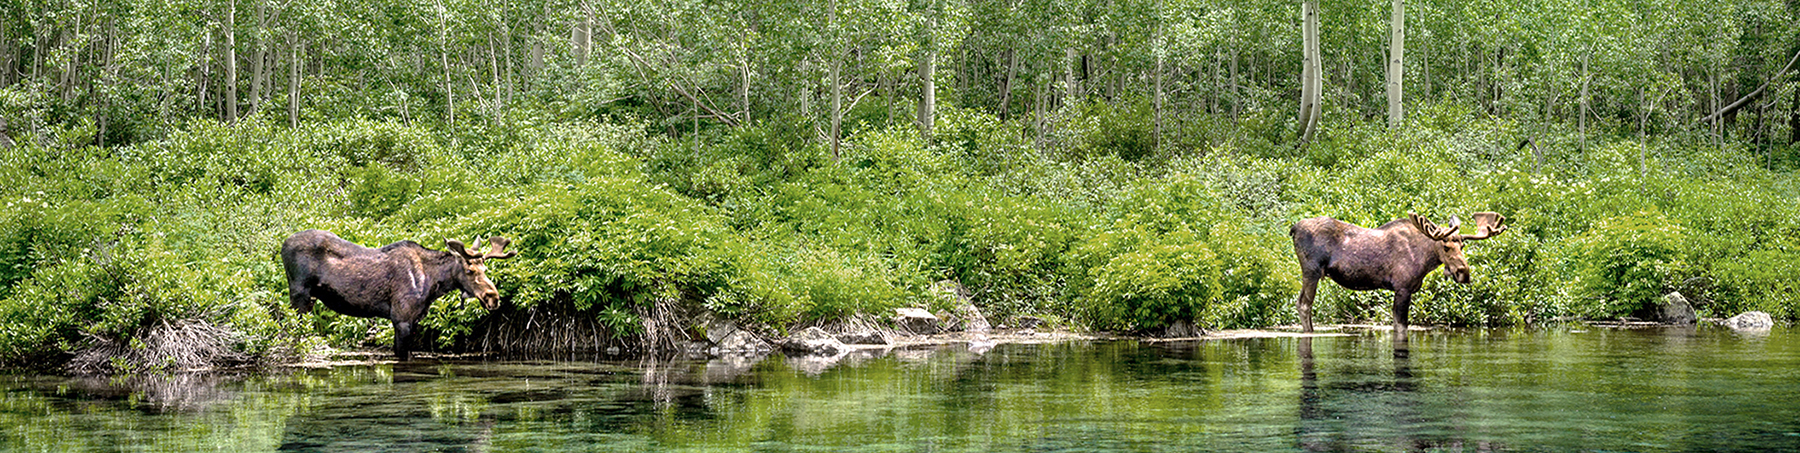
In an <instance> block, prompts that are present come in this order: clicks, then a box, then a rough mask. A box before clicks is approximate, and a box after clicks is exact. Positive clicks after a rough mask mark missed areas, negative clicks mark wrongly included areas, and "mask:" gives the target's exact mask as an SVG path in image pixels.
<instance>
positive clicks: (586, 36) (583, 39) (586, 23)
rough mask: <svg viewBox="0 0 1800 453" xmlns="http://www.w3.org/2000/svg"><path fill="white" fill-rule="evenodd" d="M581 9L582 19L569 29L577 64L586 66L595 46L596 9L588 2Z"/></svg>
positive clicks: (570, 43) (571, 45)
mask: <svg viewBox="0 0 1800 453" xmlns="http://www.w3.org/2000/svg"><path fill="white" fill-rule="evenodd" d="M581 9H582V16H581V20H580V21H576V22H575V25H574V26H572V27H570V29H569V47H571V48H573V50H574V51H575V64H576V65H578V66H586V65H587V62H588V53H589V52H591V51H592V50H593V48H594V47H593V46H594V11H593V9H592V8H591V7H589V6H588V5H587V3H586V2H583V3H582V5H581Z"/></svg>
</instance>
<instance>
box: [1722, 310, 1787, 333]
mask: <svg viewBox="0 0 1800 453" xmlns="http://www.w3.org/2000/svg"><path fill="white" fill-rule="evenodd" d="M1725 327H1730V328H1733V329H1767V328H1770V327H1775V318H1774V317H1772V316H1769V314H1768V313H1763V312H1760V311H1747V312H1744V313H1743V314H1740V315H1737V316H1732V317H1731V319H1727V320H1725Z"/></svg>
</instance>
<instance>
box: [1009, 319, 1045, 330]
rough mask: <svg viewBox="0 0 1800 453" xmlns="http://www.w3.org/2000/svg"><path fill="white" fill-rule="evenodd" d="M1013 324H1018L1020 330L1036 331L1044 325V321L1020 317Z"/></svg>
mask: <svg viewBox="0 0 1800 453" xmlns="http://www.w3.org/2000/svg"><path fill="white" fill-rule="evenodd" d="M1013 322H1014V323H1015V324H1018V325H1019V328H1020V329H1036V328H1037V327H1038V326H1039V325H1043V324H1044V320H1043V319H1041V318H1038V317H1036V316H1020V317H1019V318H1018V319H1015V320H1013Z"/></svg>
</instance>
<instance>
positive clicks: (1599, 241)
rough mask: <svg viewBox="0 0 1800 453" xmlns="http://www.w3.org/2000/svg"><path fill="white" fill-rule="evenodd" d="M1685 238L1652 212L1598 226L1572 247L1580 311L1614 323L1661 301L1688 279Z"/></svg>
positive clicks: (1658, 213) (1640, 212) (1666, 221)
mask: <svg viewBox="0 0 1800 453" xmlns="http://www.w3.org/2000/svg"><path fill="white" fill-rule="evenodd" d="M1685 235H1686V229H1684V228H1682V227H1681V226H1680V225H1676V224H1675V223H1674V222H1672V221H1670V220H1669V219H1668V218H1666V217H1664V216H1663V215H1662V214H1661V213H1660V212H1655V211H1639V212H1637V213H1635V214H1632V215H1628V216H1622V217H1613V218H1609V219H1606V220H1602V221H1600V223H1599V225H1597V226H1596V227H1595V228H1594V229H1593V230H1591V231H1589V232H1587V233H1586V234H1583V235H1582V236H1581V237H1579V238H1577V239H1576V241H1575V242H1574V243H1573V244H1572V246H1573V248H1574V250H1573V255H1574V256H1573V261H1574V263H1573V265H1574V268H1575V275H1576V279H1577V286H1578V287H1579V288H1580V291H1579V293H1578V294H1579V295H1580V297H1582V298H1583V299H1584V302H1585V305H1584V306H1583V307H1581V308H1582V309H1583V310H1582V311H1583V312H1585V314H1587V315H1588V316H1594V317H1601V318H1606V317H1617V316H1623V315H1626V314H1629V313H1631V312H1633V311H1635V310H1638V309H1640V308H1642V307H1644V306H1645V305H1646V304H1649V303H1653V302H1655V301H1656V300H1657V299H1659V298H1661V297H1662V296H1663V294H1664V293H1666V292H1667V291H1668V289H1669V288H1670V287H1673V286H1674V285H1675V284H1676V283H1679V282H1680V279H1682V278H1684V277H1686V276H1687V273H1688V269H1687V265H1686V263H1685V262H1684V261H1682V258H1683V257H1682V244H1683V242H1684V239H1685Z"/></svg>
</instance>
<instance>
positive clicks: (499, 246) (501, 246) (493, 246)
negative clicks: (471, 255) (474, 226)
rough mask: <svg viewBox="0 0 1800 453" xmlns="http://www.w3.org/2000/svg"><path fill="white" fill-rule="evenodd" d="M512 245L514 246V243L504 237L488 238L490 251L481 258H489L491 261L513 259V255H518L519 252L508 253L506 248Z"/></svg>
mask: <svg viewBox="0 0 1800 453" xmlns="http://www.w3.org/2000/svg"><path fill="white" fill-rule="evenodd" d="M510 244H512V241H511V240H508V239H506V238H504V237H500V236H494V237H491V238H488V246H489V247H490V248H489V249H488V251H487V253H483V254H482V255H481V256H482V257H483V258H487V259H491V260H503V259H507V258H512V257H513V255H517V254H519V252H518V251H507V250H506V246H507V245H510ZM502 252H504V253H502Z"/></svg>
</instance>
